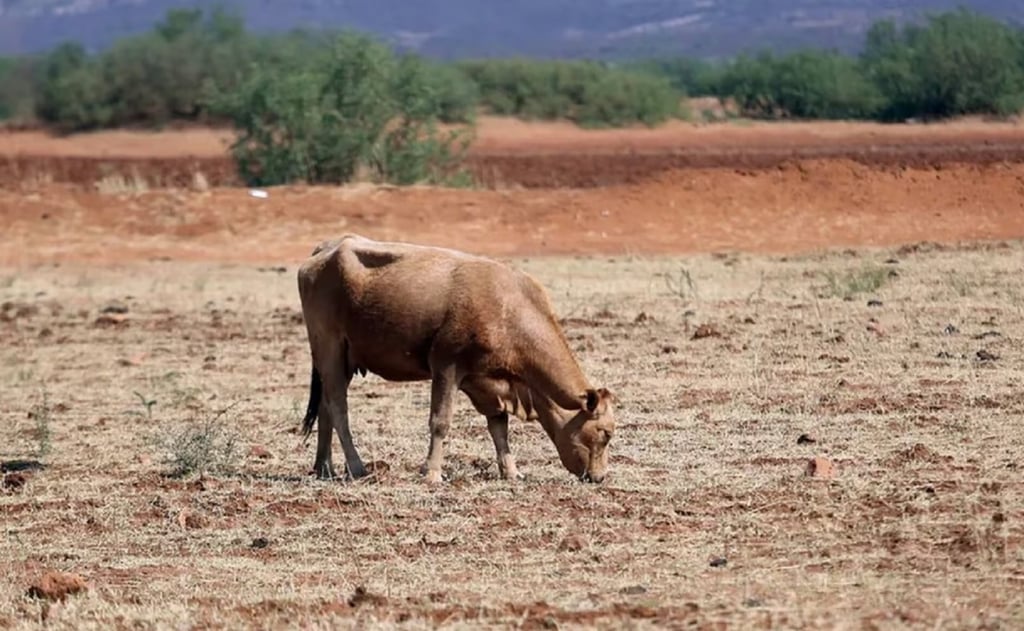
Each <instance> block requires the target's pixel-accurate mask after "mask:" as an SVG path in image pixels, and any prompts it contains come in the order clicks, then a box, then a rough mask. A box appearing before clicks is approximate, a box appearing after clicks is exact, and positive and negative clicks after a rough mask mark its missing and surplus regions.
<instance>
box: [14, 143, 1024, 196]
mask: <svg viewBox="0 0 1024 631" xmlns="http://www.w3.org/2000/svg"><path fill="white" fill-rule="evenodd" d="M822 159H828V160H848V161H853V162H857V163H859V164H863V165H868V166H878V167H883V168H890V169H891V168H898V169H927V168H941V167H943V166H946V165H949V164H976V165H990V164H997V163H1022V162H1024V143H1009V142H1006V143H994V142H993V143H980V144H964V145H945V144H941V143H936V144H921V143H912V144H908V145H903V146H893V145H880V146H874V147H847V146H836V147H823V146H811V147H790V148H772V147H769V148H750V149H722V148H712V149H707V148H699V147H694V148H685V149H684V148H680V149H676V150H675V151H672V152H632V153H617V152H599V153H575V152H563V153H543V154H533V155H529V154H514V153H512V154H499V153H493V154H491V153H479V152H478V153H474V154H471V155H470V156H469V157H468V160H467V168H468V169H469V171H470V172H471V173H472V175H473V179H474V181H475V182H476V184H477V185H478V186H481V187H483V188H490V189H500V188H595V187H604V186H616V185H621V184H636V183H640V182H643V181H645V180H647V179H650V178H652V177H654V176H657V175H659V174H662V173H666V172H671V171H677V170H682V169H706V168H724V169H748V170H764V169H776V168H779V167H783V166H785V165H787V164H791V163H794V162H799V161H803V160H822ZM197 174H202V180H203V181H204V182H205V184H206V185H208V186H240V185H241V184H242V182H241V180H240V178H239V176H238V173H237V170H236V168H235V164H234V162H233V161H232V160H231V159H230V158H227V157H194V156H188V157H160V158H139V157H116V156H36V155H28V154H20V155H10V156H7V157H4V158H0V187H2V188H8V189H18V188H21V187H23V186H24V184H25V183H26V182H29V183H35V182H54V183H62V184H76V185H82V186H89V187H91V186H95V185H96V184H97V183H98V182H101V181H103V180H104V179H105V178H111V177H113V178H123V179H126V180H129V181H136V182H139V183H144V185H145V186H146V187H148V188H165V187H167V188H183V187H189V186H192V185H194V183H195V182H196V178H197Z"/></svg>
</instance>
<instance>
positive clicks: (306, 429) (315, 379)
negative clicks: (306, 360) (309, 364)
mask: <svg viewBox="0 0 1024 631" xmlns="http://www.w3.org/2000/svg"><path fill="white" fill-rule="evenodd" d="M323 394H324V384H323V381H322V380H321V379H320V373H319V372H318V371H317V369H316V366H313V374H312V376H311V377H310V381H309V404H307V405H306V417H305V418H304V419H302V436H303V437H304V438H309V435H310V433H311V432H312V431H313V423H315V422H316V417H317V413H318V411H319V410H320V398H321V397H322V396H323Z"/></svg>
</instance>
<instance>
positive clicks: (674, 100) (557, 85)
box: [460, 59, 681, 126]
mask: <svg viewBox="0 0 1024 631" xmlns="http://www.w3.org/2000/svg"><path fill="white" fill-rule="evenodd" d="M460 68H462V69H463V71H464V72H466V74H467V75H468V76H469V78H470V79H472V80H473V81H474V82H475V83H476V85H477V87H478V89H479V91H480V100H481V103H482V104H483V105H484V106H485V107H487V108H488V109H489V110H490V111H491V112H492V113H494V114H498V115H511V116H517V117H520V118H524V119H528V120H529V119H543V120H553V119H568V120H572V121H575V122H577V123H580V124H582V125H587V126H609V125H616V126H618V125H628V124H631V123H638V122H639V123H644V124H647V125H655V124H657V123H660V122H663V121H665V120H667V119H668V118H670V117H672V116H675V115H677V114H678V103H679V100H680V98H681V95H680V94H679V93H678V92H676V91H675V90H674V89H673V88H672V86H671V85H670V84H669V82H668V81H666V80H664V79H661V78H658V77H652V76H650V74H648V73H641V72H637V71H626V70H619V69H612V68H608V67H606V66H604V65H602V64H598V63H596V62H587V61H574V62H564V61H526V60H521V59H504V60H493V61H475V62H464V63H462V64H460Z"/></svg>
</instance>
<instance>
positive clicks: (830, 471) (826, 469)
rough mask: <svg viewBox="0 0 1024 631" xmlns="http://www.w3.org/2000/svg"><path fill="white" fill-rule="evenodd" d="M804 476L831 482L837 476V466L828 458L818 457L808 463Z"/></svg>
mask: <svg viewBox="0 0 1024 631" xmlns="http://www.w3.org/2000/svg"><path fill="white" fill-rule="evenodd" d="M804 475H806V476H807V477H810V478H817V479H819V480H831V479H832V478H834V477H835V475H836V466H835V465H834V464H832V461H831V460H829V459H828V458H822V457H820V456H818V457H815V458H811V459H810V460H808V461H807V469H806V470H805V471H804Z"/></svg>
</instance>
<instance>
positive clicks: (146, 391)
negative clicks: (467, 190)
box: [0, 242, 1024, 629]
mask: <svg viewBox="0 0 1024 631" xmlns="http://www.w3.org/2000/svg"><path fill="white" fill-rule="evenodd" d="M517 262H518V263H520V264H522V265H523V266H524V267H525V268H527V269H528V270H530V271H532V272H534V273H535V274H536V275H537V276H538V278H540V279H541V280H542V281H543V282H544V283H545V284H546V285H547V286H548V287H549V288H550V291H551V294H552V297H553V299H554V301H555V303H556V306H557V309H558V311H559V312H560V313H561V314H562V315H563V316H564V317H565V318H566V321H565V326H566V331H567V334H568V336H569V337H570V339H571V341H572V345H573V346H574V347H575V348H576V350H577V351H578V353H579V357H580V359H581V361H582V363H583V364H584V367H585V370H586V371H587V372H588V373H589V374H590V375H591V376H592V377H593V379H594V380H595V382H596V383H600V384H605V385H608V386H609V387H611V388H612V389H614V390H615V391H616V392H617V393H618V394H619V395H620V396H621V398H622V404H621V406H620V410H621V411H620V413H619V416H620V422H621V429H620V431H619V432H618V434H617V436H616V438H615V440H614V441H613V449H614V451H613V459H612V467H613V469H612V475H611V477H610V478H609V479H608V480H607V481H606V483H604V484H602V485H599V486H590V485H581V484H579V483H576V482H575V481H573V480H572V479H571V478H570V477H569V475H568V474H567V473H566V472H565V471H563V470H562V468H561V467H560V465H559V464H558V463H557V459H556V456H555V452H554V449H553V447H552V446H551V445H550V444H549V442H548V440H547V439H546V437H545V436H544V435H543V432H542V431H541V430H540V429H539V428H538V427H536V426H533V425H526V424H523V423H517V424H516V425H515V427H514V429H513V440H514V449H515V451H516V453H517V454H518V458H519V461H520V463H521V466H522V468H523V469H524V470H525V471H526V472H527V473H528V474H529V476H530V478H529V480H528V481H526V482H524V483H518V484H510V483H506V482H503V481H500V480H497V479H496V471H495V465H494V464H493V461H492V460H493V458H492V446H491V444H490V441H489V438H488V436H487V432H486V429H485V423H484V422H483V421H482V419H480V418H477V417H476V416H475V415H474V414H473V413H472V412H471V410H470V407H469V405H468V403H467V402H465V401H464V400H460V404H459V409H458V415H457V420H456V422H455V424H454V427H453V431H452V440H451V447H450V452H449V453H450V457H449V460H448V468H449V471H450V473H451V474H452V476H453V478H454V480H453V482H452V483H451V484H450V485H448V486H446V487H444V488H439V489H430V488H426V487H425V486H424V485H422V484H421V482H420V481H419V479H418V475H417V473H416V469H417V467H418V466H419V464H420V462H421V459H422V457H423V456H424V454H425V452H426V431H425V428H426V411H427V407H426V406H427V396H428V389H427V385H426V384H408V385H394V384H387V383H383V382H381V381H379V380H377V379H365V380H364V379H359V380H357V382H356V383H355V386H354V388H353V393H352V411H353V417H354V425H353V426H354V431H355V435H356V441H357V445H358V446H359V447H360V448H361V449H362V450H363V454H364V457H365V458H366V459H367V460H373V461H377V462H380V463H385V464H386V466H384V465H379V466H378V470H379V471H380V473H379V474H378V475H377V476H376V477H375V478H373V479H371V480H369V481H366V482H361V483H357V484H345V483H324V482H316V481H314V480H312V479H311V478H310V477H309V475H308V470H309V468H310V467H311V464H312V458H313V453H312V451H313V446H312V445H311V444H310V445H306V446H303V445H301V441H300V438H299V436H298V434H296V428H297V426H298V423H299V419H300V416H301V410H302V408H304V405H305V397H306V389H305V388H306V384H307V379H308V366H309V360H308V355H307V346H306V342H305V333H304V329H303V327H302V325H301V320H300V315H299V313H298V310H297V299H296V294H295V283H294V271H295V268H294V264H289V265H288V267H287V269H285V270H284V271H278V270H275V269H266V268H264V269H258V268H256V267H255V266H252V265H244V264H223V263H219V264H218V263H186V262H180V261H177V262H175V261H169V262H134V263H126V264H123V265H113V266H105V267H92V266H82V265H79V264H65V265H54V266H37V267H21V268H5V269H4V270H3V272H2V275H0V302H4V303H9V304H6V305H5V306H4V307H3V312H2V313H3V318H2V322H0V353H2V362H0V366H2V368H0V400H2V401H3V402H4V406H3V408H2V410H0V422H2V424H3V427H4V429H3V436H4V440H3V442H2V444H3V446H2V448H0V459H2V460H3V461H5V462H8V463H10V461H12V460H29V461H32V460H39V461H41V462H42V463H43V465H45V468H43V469H41V470H30V471H27V472H24V473H20V474H17V475H15V474H13V473H12V474H8V475H7V478H6V480H7V484H6V487H7V488H5V490H4V491H3V494H2V495H0V515H2V523H3V537H2V539H0V626H3V627H10V628H23V627H24V628H29V627H37V626H40V625H41V624H43V621H44V620H45V624H46V625H48V626H50V627H53V628H112V627H118V628H127V627H144V628H182V627H183V626H193V625H195V626H203V627H207V626H213V627H226V628H237V627H238V626H240V625H243V624H245V625H253V626H260V627H265V628H270V627H273V628H277V627H282V626H302V627H312V626H324V627H332V628H338V627H359V628H366V627H376V626H391V625H393V624H395V623H398V622H404V624H405V626H407V627H409V628H420V627H426V626H436V625H440V626H445V627H468V626H477V625H479V624H481V623H496V624H500V625H502V626H520V625H522V626H525V627H526V628H571V627H577V626H585V625H593V624H599V625H603V624H614V625H616V626H627V627H636V628H647V627H652V626H695V627H697V628H725V627H730V628H732V627H743V628H750V627H753V628H792V627H801V628H841V629H847V628H858V629H859V628H885V629H889V628H895V627H900V628H902V627H912V628H929V629H930V628H1019V627H1020V626H1021V625H1022V623H1024V549H1022V547H1021V544H1022V540H1024V521H1022V520H1024V482H1022V477H1021V467H1022V464H1024V463H1022V460H1021V453H1022V448H1024V432H1022V431H1021V429H1020V419H1021V414H1022V413H1024V390H1022V378H1024V373H1022V372H1021V367H1022V366H1024V363H1022V361H1024V352H1022V351H1024V348H1022V343H1021V340H1022V339H1024V289H1022V287H1021V285H1020V270H1021V269H1022V268H1024V245H1022V244H1020V243H1018V242H1013V243H1009V244H998V243H997V244H990V245H986V246H980V245H975V246H963V247H959V248H946V247H936V246H930V247H928V246H926V247H917V248H914V247H908V248H902V249H889V250H884V251H882V250H859V251H857V252H847V253H842V252H836V253H832V254H828V255H816V256H811V255H807V256H800V257H790V258H784V257H771V258H769V257H755V256H751V255H728V256H711V255H700V256H691V257H687V258H662V257H648V256H632V257H617V258H604V257H594V258H533V259H529V260H517ZM845 298H849V300H846V299H845ZM868 301H880V304H878V303H877V302H872V303H871V305H873V306H869V304H868ZM108 307H112V309H108V310H112V311H115V312H116V311H123V310H124V309H127V313H124V314H120V313H112V314H111V313H108V314H104V313H103V311H104V309H105V308H108ZM702 324H703V325H708V326H707V327H705V328H703V329H701V334H696V333H697V331H698V328H699V326H700V325H702ZM709 333H710V334H709ZM225 408H230V409H229V411H228V412H226V413H225V414H223V415H222V416H219V417H218V416H217V414H218V411H220V410H223V409H225ZM215 418H216V419H217V422H216V424H214V425H212V426H211V427H214V428H222V429H223V430H224V431H225V433H224V434H219V433H217V432H216V431H213V430H208V431H207V432H206V434H200V435H201V436H203V437H205V440H206V442H207V443H210V444H213V446H214V447H216V446H218V445H220V444H221V443H219V442H218V441H219V440H222V439H223V438H225V437H232V438H234V439H235V440H236V441H237V451H238V452H239V454H240V457H238V458H237V459H235V460H234V465H235V469H234V471H233V472H231V473H220V474H216V475H207V476H205V477H203V478H202V479H199V478H197V477H195V476H189V477H185V478H184V479H175V478H171V477H167V476H166V475H165V474H166V473H167V472H168V471H169V470H170V465H169V464H167V463H165V462H164V457H165V456H167V455H169V452H168V450H166V449H162V448H160V447H159V446H158V445H157V443H159V442H161V440H166V439H168V438H170V437H174V436H180V435H182V432H185V431H188V430H190V429H191V430H192V431H197V428H202V427H204V426H205V425H204V424H205V423H206V422H207V421H208V420H210V419H215ZM802 434H809V435H810V436H811V437H812V439H813V440H814V441H815V442H811V443H808V442H806V441H804V442H803V443H802V444H798V437H800V436H801V435H802ZM178 451H179V452H180V451H182V450H181V449H180V448H179V449H178ZM218 453H219V452H218ZM215 455H217V454H215ZM814 456H822V457H825V458H828V459H830V460H831V462H832V463H834V465H835V466H836V472H835V475H834V477H833V478H832V479H816V478H809V477H805V476H804V471H805V465H806V462H807V460H808V458H811V457H814ZM227 460H230V459H227ZM48 569H59V570H66V571H69V572H74V573H78V574H80V575H81V576H83V577H84V578H85V579H86V580H87V581H88V582H89V589H88V591H87V593H85V594H79V595H77V596H72V597H70V598H69V599H68V600H67V601H65V602H64V603H59V604H53V605H44V604H41V603H40V602H38V601H36V600H33V599H31V598H28V597H26V596H25V593H26V590H27V589H28V587H29V585H30V583H31V581H33V580H34V579H35V578H37V577H38V576H39V575H40V574H42V573H43V572H44V571H45V570H48ZM361 590H365V593H363V591H361ZM357 592H358V593H359V594H361V595H358V596H355V597H354V595H355V594H357Z"/></svg>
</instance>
